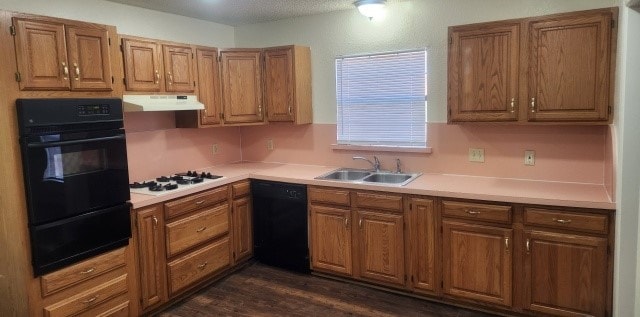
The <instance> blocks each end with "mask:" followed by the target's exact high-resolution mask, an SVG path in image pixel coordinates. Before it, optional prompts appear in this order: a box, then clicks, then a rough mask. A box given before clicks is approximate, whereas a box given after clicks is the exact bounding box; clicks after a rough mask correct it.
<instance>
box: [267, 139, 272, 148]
mask: <svg viewBox="0 0 640 317" xmlns="http://www.w3.org/2000/svg"><path fill="white" fill-rule="evenodd" d="M267 150H269V151H273V139H268V140H267Z"/></svg>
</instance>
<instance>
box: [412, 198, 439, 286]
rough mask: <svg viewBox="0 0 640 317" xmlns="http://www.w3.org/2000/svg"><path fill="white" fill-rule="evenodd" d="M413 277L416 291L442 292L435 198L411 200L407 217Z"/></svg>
mask: <svg viewBox="0 0 640 317" xmlns="http://www.w3.org/2000/svg"><path fill="white" fill-rule="evenodd" d="M407 227H408V229H409V230H408V232H407V235H406V236H407V245H408V248H409V250H408V252H409V263H408V267H409V274H411V288H412V290H413V291H414V292H417V293H425V294H438V293H440V280H441V278H440V270H439V266H438V265H437V264H438V262H437V261H436V258H437V256H438V255H439V254H438V252H437V250H438V243H439V240H438V234H437V233H436V232H437V228H438V214H437V209H436V205H435V201H434V199H430V198H416V197H412V198H410V199H409V215H408V217H407Z"/></svg>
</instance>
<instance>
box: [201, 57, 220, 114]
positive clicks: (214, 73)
mask: <svg viewBox="0 0 640 317" xmlns="http://www.w3.org/2000/svg"><path fill="white" fill-rule="evenodd" d="M196 63H197V65H198V99H199V100H200V102H202V103H203V104H204V110H202V111H201V112H200V114H201V119H200V123H201V124H202V125H215V124H219V123H220V117H219V116H218V115H219V114H220V113H221V112H222V107H221V103H222V100H221V98H220V94H221V91H220V71H219V68H218V50H216V49H196Z"/></svg>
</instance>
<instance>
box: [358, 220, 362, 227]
mask: <svg viewBox="0 0 640 317" xmlns="http://www.w3.org/2000/svg"><path fill="white" fill-rule="evenodd" d="M358 227H360V229H362V219H360V221H358Z"/></svg>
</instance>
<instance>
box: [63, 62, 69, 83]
mask: <svg viewBox="0 0 640 317" xmlns="http://www.w3.org/2000/svg"><path fill="white" fill-rule="evenodd" d="M62 75H63V76H64V79H65V80H66V79H69V66H67V63H65V62H62Z"/></svg>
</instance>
